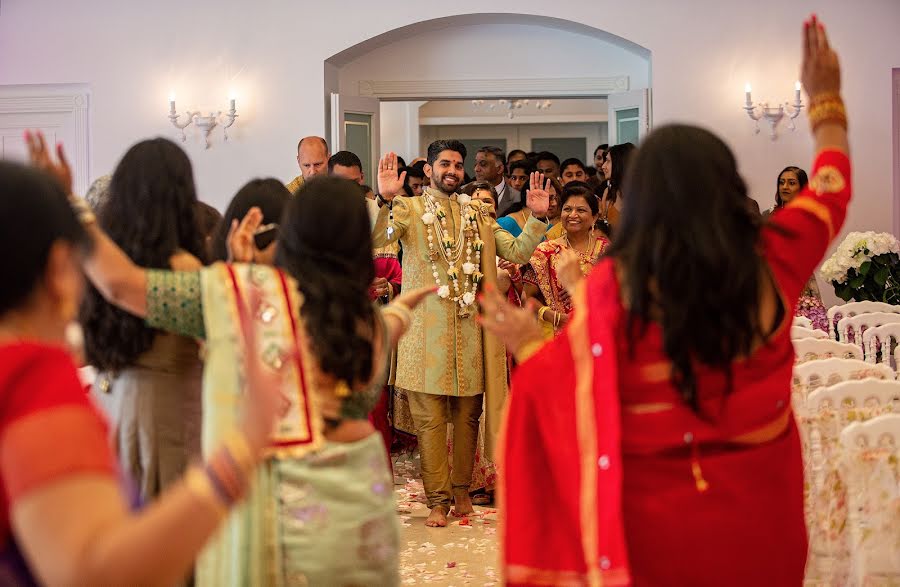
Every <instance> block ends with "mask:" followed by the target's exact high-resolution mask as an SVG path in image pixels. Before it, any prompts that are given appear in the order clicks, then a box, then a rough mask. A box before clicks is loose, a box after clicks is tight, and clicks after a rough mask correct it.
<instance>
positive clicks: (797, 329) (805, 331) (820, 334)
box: [791, 326, 828, 340]
mask: <svg viewBox="0 0 900 587" xmlns="http://www.w3.org/2000/svg"><path fill="white" fill-rule="evenodd" d="M801 338H828V333H827V332H825V331H824V330H816V329H814V328H804V327H802V326H791V340H798V339H801Z"/></svg>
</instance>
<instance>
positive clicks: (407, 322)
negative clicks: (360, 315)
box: [381, 302, 412, 332]
mask: <svg viewBox="0 0 900 587" xmlns="http://www.w3.org/2000/svg"><path fill="white" fill-rule="evenodd" d="M398 306H399V307H398ZM381 314H382V315H383V316H393V317H394V318H396V319H397V320H399V321H400V325H401V327H402V328H403V331H404V332H406V331H407V330H409V327H410V326H411V325H412V312H410V311H409V310H408V309H406V308H405V306H404V305H403V304H398V303H397V302H394V303H392V304H388V305H387V306H385V307H383V308H382V309H381Z"/></svg>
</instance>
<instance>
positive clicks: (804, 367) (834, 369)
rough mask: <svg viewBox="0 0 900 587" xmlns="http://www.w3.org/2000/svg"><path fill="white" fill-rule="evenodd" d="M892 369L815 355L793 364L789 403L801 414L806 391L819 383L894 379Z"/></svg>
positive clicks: (804, 412)
mask: <svg viewBox="0 0 900 587" xmlns="http://www.w3.org/2000/svg"><path fill="white" fill-rule="evenodd" d="M896 376H897V374H896V373H894V370H893V369H891V368H890V367H888V366H887V365H884V364H875V365H873V364H871V363H866V362H865V361H862V360H860V359H838V358H834V357H832V358H830V359H815V360H812V361H807V362H805V363H802V364H800V365H796V366H795V367H794V377H793V385H792V389H791V403H792V404H793V406H794V411H795V412H796V413H797V414H798V415H800V416H801V417H803V416H806V415H808V414H809V413H810V411H809V410H808V407H807V406H808V401H807V399H808V397H809V394H811V393H812V392H814V391H815V390H816V389H818V388H820V387H828V386H829V385H835V384H837V383H841V382H842V381H851V380H854V379H865V378H866V377H874V378H876V379H888V380H893V379H896Z"/></svg>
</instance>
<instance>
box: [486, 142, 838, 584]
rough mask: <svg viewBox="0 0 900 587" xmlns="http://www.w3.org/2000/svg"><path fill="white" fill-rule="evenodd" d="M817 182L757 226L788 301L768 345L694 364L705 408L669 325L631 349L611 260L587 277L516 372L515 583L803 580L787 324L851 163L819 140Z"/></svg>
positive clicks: (511, 468) (510, 473) (509, 480)
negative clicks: (679, 382)
mask: <svg viewBox="0 0 900 587" xmlns="http://www.w3.org/2000/svg"><path fill="white" fill-rule="evenodd" d="M813 169H814V172H813V180H812V182H811V183H810V186H809V187H808V188H807V189H806V190H805V191H804V192H803V193H802V194H801V195H800V196H798V197H797V198H795V200H794V201H792V202H791V204H790V205H789V206H787V207H786V208H785V209H783V210H781V211H779V212H778V213H776V214H775V215H773V217H772V219H771V223H772V224H775V225H779V226H780V227H781V228H782V230H775V229H773V227H772V226H766V227H764V228H763V229H762V233H761V244H762V250H763V253H762V254H763V256H764V258H765V260H766V262H767V264H768V267H769V269H770V270H771V272H772V276H773V278H774V281H775V284H776V286H777V288H778V289H779V293H780V295H781V298H782V302H783V305H784V319H783V321H782V323H781V324H780V326H779V327H778V329H777V331H776V332H775V334H773V335H772V337H771V338H770V340H769V341H768V343H767V344H766V345H763V346H762V347H760V348H759V349H758V350H756V351H755V352H754V353H753V354H752V355H751V356H749V357H747V358H746V359H743V360H736V361H735V362H734V364H733V366H732V376H733V386H734V387H733V391H732V392H731V393H730V394H729V395H727V396H726V395H724V394H723V391H724V390H725V377H724V375H723V374H722V373H721V372H718V371H714V370H712V369H709V368H704V367H703V366H699V365H698V366H697V367H696V375H697V379H698V387H699V392H700V398H701V402H700V403H701V412H702V414H703V416H702V417H699V416H698V415H697V414H695V413H694V412H693V411H691V410H690V409H689V408H688V407H687V406H686V405H685V404H684V403H683V402H682V401H681V399H680V397H679V395H678V393H677V391H676V390H675V388H674V387H673V386H672V385H671V383H670V381H669V377H670V372H669V362H668V360H667V357H666V356H665V353H664V352H663V350H662V339H661V334H662V333H661V331H660V328H659V326H658V325H657V324H650V325H648V327H647V329H646V330H645V332H644V334H643V335H642V336H641V338H640V339H639V340H635V341H633V342H634V349H635V354H634V355H633V356H632V355H631V354H630V353H629V352H627V351H628V350H629V348H630V347H629V341H628V339H627V338H626V326H627V313H626V311H625V309H624V308H623V306H622V303H621V300H620V297H619V285H618V282H617V280H616V275H615V270H614V265H613V261H612V260H605V261H602V262H601V263H600V264H599V265H598V266H597V267H596V268H595V269H594V271H593V272H592V274H591V275H590V277H588V279H587V280H585V283H583V284H582V286H581V287H580V289H579V291H578V293H577V295H576V300H575V306H576V310H575V313H574V314H573V317H572V321H571V322H570V324H569V326H568V327H567V329H566V331H565V333H564V334H563V335H561V336H558V337H557V338H556V339H554V340H553V341H551V342H550V343H548V344H547V345H546V346H545V347H544V348H543V349H541V350H540V351H539V352H538V353H537V354H535V355H534V356H533V357H532V358H531V359H530V360H528V361H526V362H525V363H523V364H522V365H521V366H520V367H519V368H518V370H517V371H516V373H515V374H514V377H513V385H512V391H511V392H510V401H509V407H508V412H507V419H506V427H505V431H504V435H503V443H502V447H503V448H502V455H503V461H502V470H503V471H504V475H503V479H502V482H501V487H500V499H501V508H500V511H501V512H502V515H503V520H502V522H503V525H502V528H503V529H502V532H503V540H502V544H503V572H504V579H505V581H506V582H507V584H509V585H639V586H644V585H691V586H703V585H709V586H714V585H715V586H719V585H729V586H735V585H737V586H743V585H747V586H749V585H775V586H780V585H800V584H801V583H802V580H803V572H804V566H805V560H806V552H807V543H806V529H805V525H804V517H803V478H802V463H801V456H800V441H799V437H798V433H797V429H796V426H795V424H794V420H793V417H792V412H791V409H790V378H791V368H792V365H793V359H794V357H793V348H792V344H791V341H790V333H789V331H790V323H791V319H792V316H793V314H794V306H795V305H796V301H797V299H798V297H799V295H800V293H801V291H802V289H803V287H804V285H805V284H806V281H807V279H808V277H809V275H810V274H811V273H812V271H813V269H814V268H815V266H816V265H817V264H818V262H819V261H820V260H821V258H822V255H823V254H824V253H825V250H826V248H827V247H828V244H829V243H830V242H831V239H832V238H833V237H834V235H835V233H836V231H837V230H839V229H840V227H841V225H842V224H843V221H844V217H845V214H846V207H847V203H848V201H849V198H850V162H849V160H848V158H847V157H846V155H844V154H843V153H840V152H838V151H823V152H822V153H820V154H819V156H818V157H817V159H816V162H815V165H814V167H813Z"/></svg>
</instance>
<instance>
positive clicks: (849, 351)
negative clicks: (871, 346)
mask: <svg viewBox="0 0 900 587" xmlns="http://www.w3.org/2000/svg"><path fill="white" fill-rule="evenodd" d="M794 355H795V357H796V360H795V362H794V364H795V365H800V364H802V363H806V362H808V361H815V360H816V359H830V358H832V357H834V358H838V359H859V360H860V361H861V360H862V359H863V353H862V351H861V350H860V349H859V347H858V346H856V345H855V344H848V343H844V342H838V341H836V340H831V339H825V338H800V339H797V340H795V341H794Z"/></svg>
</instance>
